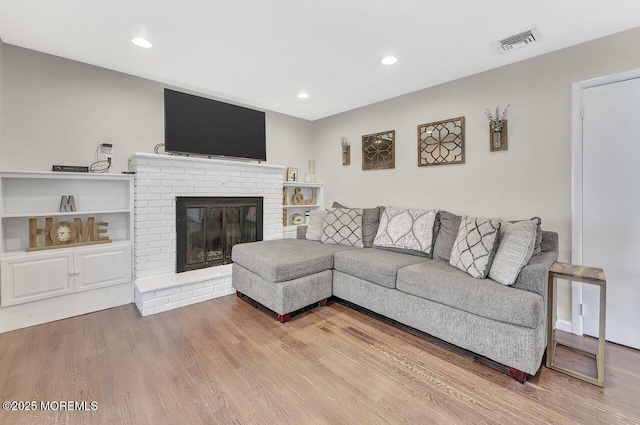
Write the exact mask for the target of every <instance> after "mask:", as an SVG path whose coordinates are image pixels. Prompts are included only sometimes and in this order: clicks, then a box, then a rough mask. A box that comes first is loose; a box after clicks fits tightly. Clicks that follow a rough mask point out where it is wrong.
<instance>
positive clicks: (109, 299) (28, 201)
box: [0, 171, 134, 332]
mask: <svg viewBox="0 0 640 425" xmlns="http://www.w3.org/2000/svg"><path fill="white" fill-rule="evenodd" d="M133 181H134V180H133V176H131V175H120V174H88V173H62V172H29V171H0V332H4V331H7V330H12V329H18V328H22V327H25V326H31V325H35V324H38V323H45V322H48V321H52V320H58V319H62V318H65V317H71V316H74V315H78V314H85V313H88V312H91V311H96V310H102V309H105V308H110V307H114V306H117V305H122V304H127V303H130V302H132V301H133V279H132V270H133V267H132V258H133V256H132V247H133V243H132V241H133V222H134V219H133V211H134V205H133V190H134V185H133ZM63 195H66V196H69V195H73V197H74V200H75V205H76V211H72V212H60V211H59V207H60V200H61V197H62V196H63ZM89 217H94V218H95V222H96V223H98V222H107V223H108V226H107V227H106V229H107V233H106V235H107V236H108V237H109V238H110V239H111V240H112V242H111V243H104V244H95V245H84V246H73V247H70V246H69V247H60V248H55V249H47V250H42V251H33V252H26V249H27V248H28V247H29V219H32V218H35V219H37V222H38V228H45V227H46V224H45V222H46V218H51V219H52V220H53V223H54V224H55V223H58V222H60V221H68V222H71V223H73V222H74V219H75V218H79V219H81V220H82V223H83V224H84V223H86V221H87V219H88V218H89ZM39 238H41V239H40V245H44V236H39Z"/></svg>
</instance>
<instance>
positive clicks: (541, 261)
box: [512, 251, 558, 302]
mask: <svg viewBox="0 0 640 425" xmlns="http://www.w3.org/2000/svg"><path fill="white" fill-rule="evenodd" d="M557 259H558V252H557V251H546V252H545V251H543V252H541V253H540V254H538V255H535V256H533V257H531V260H530V261H529V264H527V265H526V266H524V267H523V268H522V270H520V274H519V275H518V278H517V279H516V282H515V283H514V284H513V285H512V287H513V288H517V289H523V290H525V291H529V292H534V293H536V294H539V295H540V296H542V298H543V299H544V300H545V302H546V300H547V284H548V282H549V269H550V268H551V265H552V264H553V263H554V262H555V261H556V260H557Z"/></svg>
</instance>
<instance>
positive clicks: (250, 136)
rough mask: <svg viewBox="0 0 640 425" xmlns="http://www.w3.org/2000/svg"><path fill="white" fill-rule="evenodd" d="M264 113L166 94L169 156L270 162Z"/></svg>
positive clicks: (212, 101) (165, 107)
mask: <svg viewBox="0 0 640 425" xmlns="http://www.w3.org/2000/svg"><path fill="white" fill-rule="evenodd" d="M264 118H265V114H264V112H260V111H254V110H253V109H248V108H243V107H241V106H236V105H230V104H228V103H224V102H218V101H216V100H211V99H205V98H203V97H199V96H194V95H191V94H186V93H180V92H177V91H174V90H169V89H165V90H164V149H165V151H167V152H174V153H186V154H197V155H209V156H227V157H234V158H248V159H257V160H261V161H266V160H267V146H266V138H265V126H264Z"/></svg>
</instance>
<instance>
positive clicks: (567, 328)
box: [556, 320, 573, 333]
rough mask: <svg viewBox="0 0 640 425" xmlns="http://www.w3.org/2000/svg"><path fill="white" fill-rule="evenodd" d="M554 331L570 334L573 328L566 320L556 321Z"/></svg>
mask: <svg viewBox="0 0 640 425" xmlns="http://www.w3.org/2000/svg"><path fill="white" fill-rule="evenodd" d="M556 329H557V330H559V331H563V332H569V333H571V332H572V330H573V328H572V327H571V322H570V321H568V320H556Z"/></svg>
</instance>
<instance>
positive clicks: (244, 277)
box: [232, 239, 356, 323]
mask: <svg viewBox="0 0 640 425" xmlns="http://www.w3.org/2000/svg"><path fill="white" fill-rule="evenodd" d="M308 242H309V241H306V240H300V239H278V240H271V241H262V242H253V243H246V244H240V245H235V246H234V247H233V252H232V259H233V266H232V275H233V287H234V289H235V290H236V294H237V295H238V296H239V297H241V296H242V295H246V296H248V297H249V298H251V299H253V300H254V301H257V302H258V303H260V304H262V305H264V306H265V307H267V308H269V309H270V310H273V311H274V312H276V314H277V318H278V320H279V321H280V322H281V323H284V322H286V321H287V320H288V319H289V313H291V312H293V311H296V310H299V309H301V308H303V307H306V306H308V305H311V304H314V303H320V304H321V305H324V304H325V303H326V300H327V298H329V297H331V294H332V284H333V256H334V254H335V253H336V252H339V251H346V250H351V249H356V248H353V247H348V246H342V245H324V244H309V243H308Z"/></svg>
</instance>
